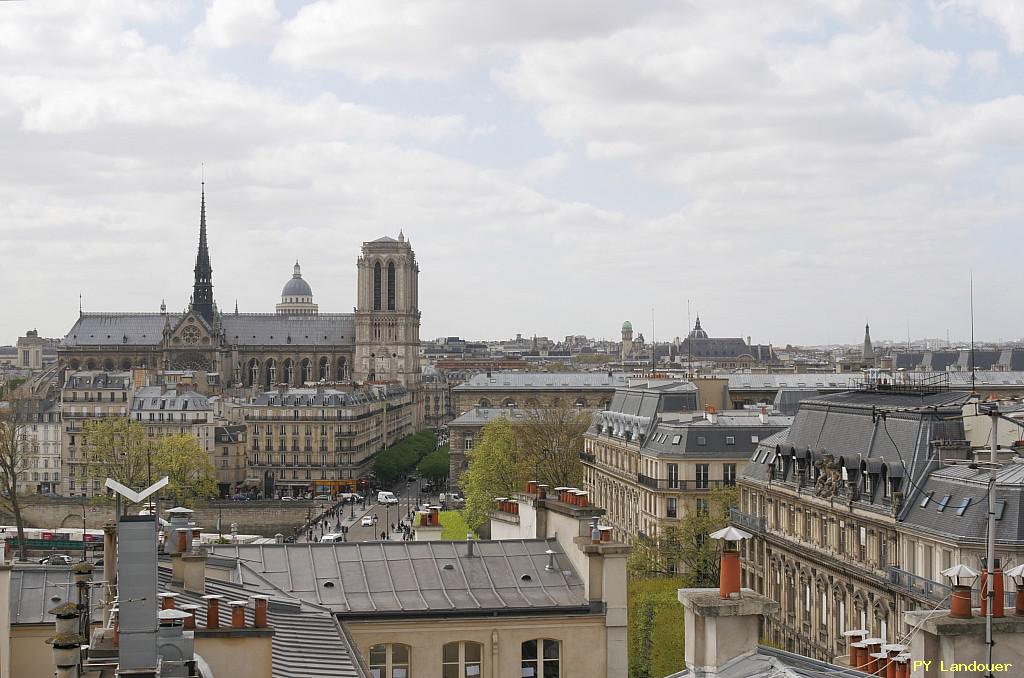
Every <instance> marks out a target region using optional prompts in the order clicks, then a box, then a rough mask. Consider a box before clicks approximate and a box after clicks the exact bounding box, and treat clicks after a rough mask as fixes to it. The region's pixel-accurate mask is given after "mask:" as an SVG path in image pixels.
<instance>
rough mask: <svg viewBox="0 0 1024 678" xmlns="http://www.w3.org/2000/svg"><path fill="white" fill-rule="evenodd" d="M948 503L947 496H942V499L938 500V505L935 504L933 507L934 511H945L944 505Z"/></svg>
mask: <svg viewBox="0 0 1024 678" xmlns="http://www.w3.org/2000/svg"><path fill="white" fill-rule="evenodd" d="M948 503H949V495H948V494H947V495H946V496H944V497H943V498H942V499H940V500H939V503H938V504H936V506H935V510H936V511H938V512H939V513H942V512H943V511H945V510H946V504H948Z"/></svg>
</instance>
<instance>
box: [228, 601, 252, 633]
mask: <svg viewBox="0 0 1024 678" xmlns="http://www.w3.org/2000/svg"><path fill="white" fill-rule="evenodd" d="M248 602H249V601H247V600H232V601H230V602H229V603H228V605H230V606H231V628H233V629H244V628H245V606H246V605H248Z"/></svg>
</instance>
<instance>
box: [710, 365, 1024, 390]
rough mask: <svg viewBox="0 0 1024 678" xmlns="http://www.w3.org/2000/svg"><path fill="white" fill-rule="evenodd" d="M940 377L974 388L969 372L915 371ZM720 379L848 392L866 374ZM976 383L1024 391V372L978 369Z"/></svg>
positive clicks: (744, 386) (760, 386) (746, 386)
mask: <svg viewBox="0 0 1024 678" xmlns="http://www.w3.org/2000/svg"><path fill="white" fill-rule="evenodd" d="M936 374H944V375H946V377H948V379H949V386H950V388H954V389H962V388H968V387H970V385H971V373H970V372H969V371H956V370H954V371H949V372H934V371H933V372H914V373H913V374H912V376H913V377H914V378H915V379H925V378H928V377H933V376H935V375H936ZM711 376H713V377H715V378H718V379H728V380H729V390H730V391H735V392H743V391H775V390H778V389H781V388H787V387H796V388H813V389H817V390H818V391H821V392H825V391H832V392H835V391H847V390H850V389H856V388H859V387H860V385H861V383H862V382H863V381H864V375H862V374H860V373H844V374H834V373H831V372H830V373H827V374H791V373H786V374H779V373H773V374H745V373H738V374H734V373H729V374H712V375H711ZM974 378H975V382H976V383H977V384H978V385H981V386H984V385H995V386H1019V387H1021V388H1024V372H1022V371H1014V372H1003V371H988V370H978V371H977V372H976V373H975V375H974Z"/></svg>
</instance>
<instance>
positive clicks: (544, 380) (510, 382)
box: [452, 372, 628, 391]
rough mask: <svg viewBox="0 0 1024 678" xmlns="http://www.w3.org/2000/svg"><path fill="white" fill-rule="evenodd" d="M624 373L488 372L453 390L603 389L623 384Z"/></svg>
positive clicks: (475, 376) (624, 382)
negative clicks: (489, 374) (609, 374)
mask: <svg viewBox="0 0 1024 678" xmlns="http://www.w3.org/2000/svg"><path fill="white" fill-rule="evenodd" d="M627 385H628V382H627V380H626V375H624V374H619V373H615V374H613V375H612V376H610V377H609V376H608V373H607V372H562V373H557V372H492V373H491V376H489V377H488V376H487V375H486V374H476V375H474V376H473V378H471V379H470V380H469V381H467V382H465V383H462V384H459V385H458V386H456V387H455V388H454V389H452V390H454V391H516V390H522V391H539V390H550V391H559V390H573V391H587V390H594V391H607V390H609V389H614V388H619V387H623V386H627Z"/></svg>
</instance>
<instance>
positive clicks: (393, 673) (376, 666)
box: [369, 643, 411, 678]
mask: <svg viewBox="0 0 1024 678" xmlns="http://www.w3.org/2000/svg"><path fill="white" fill-rule="evenodd" d="M410 654H411V652H410V651H409V646H408V645H402V644H401V643H387V644H386V645H371V646H370V657H369V658H370V661H369V664H370V675H372V676H375V678H408V676H409V675H410V674H409V655H410Z"/></svg>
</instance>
